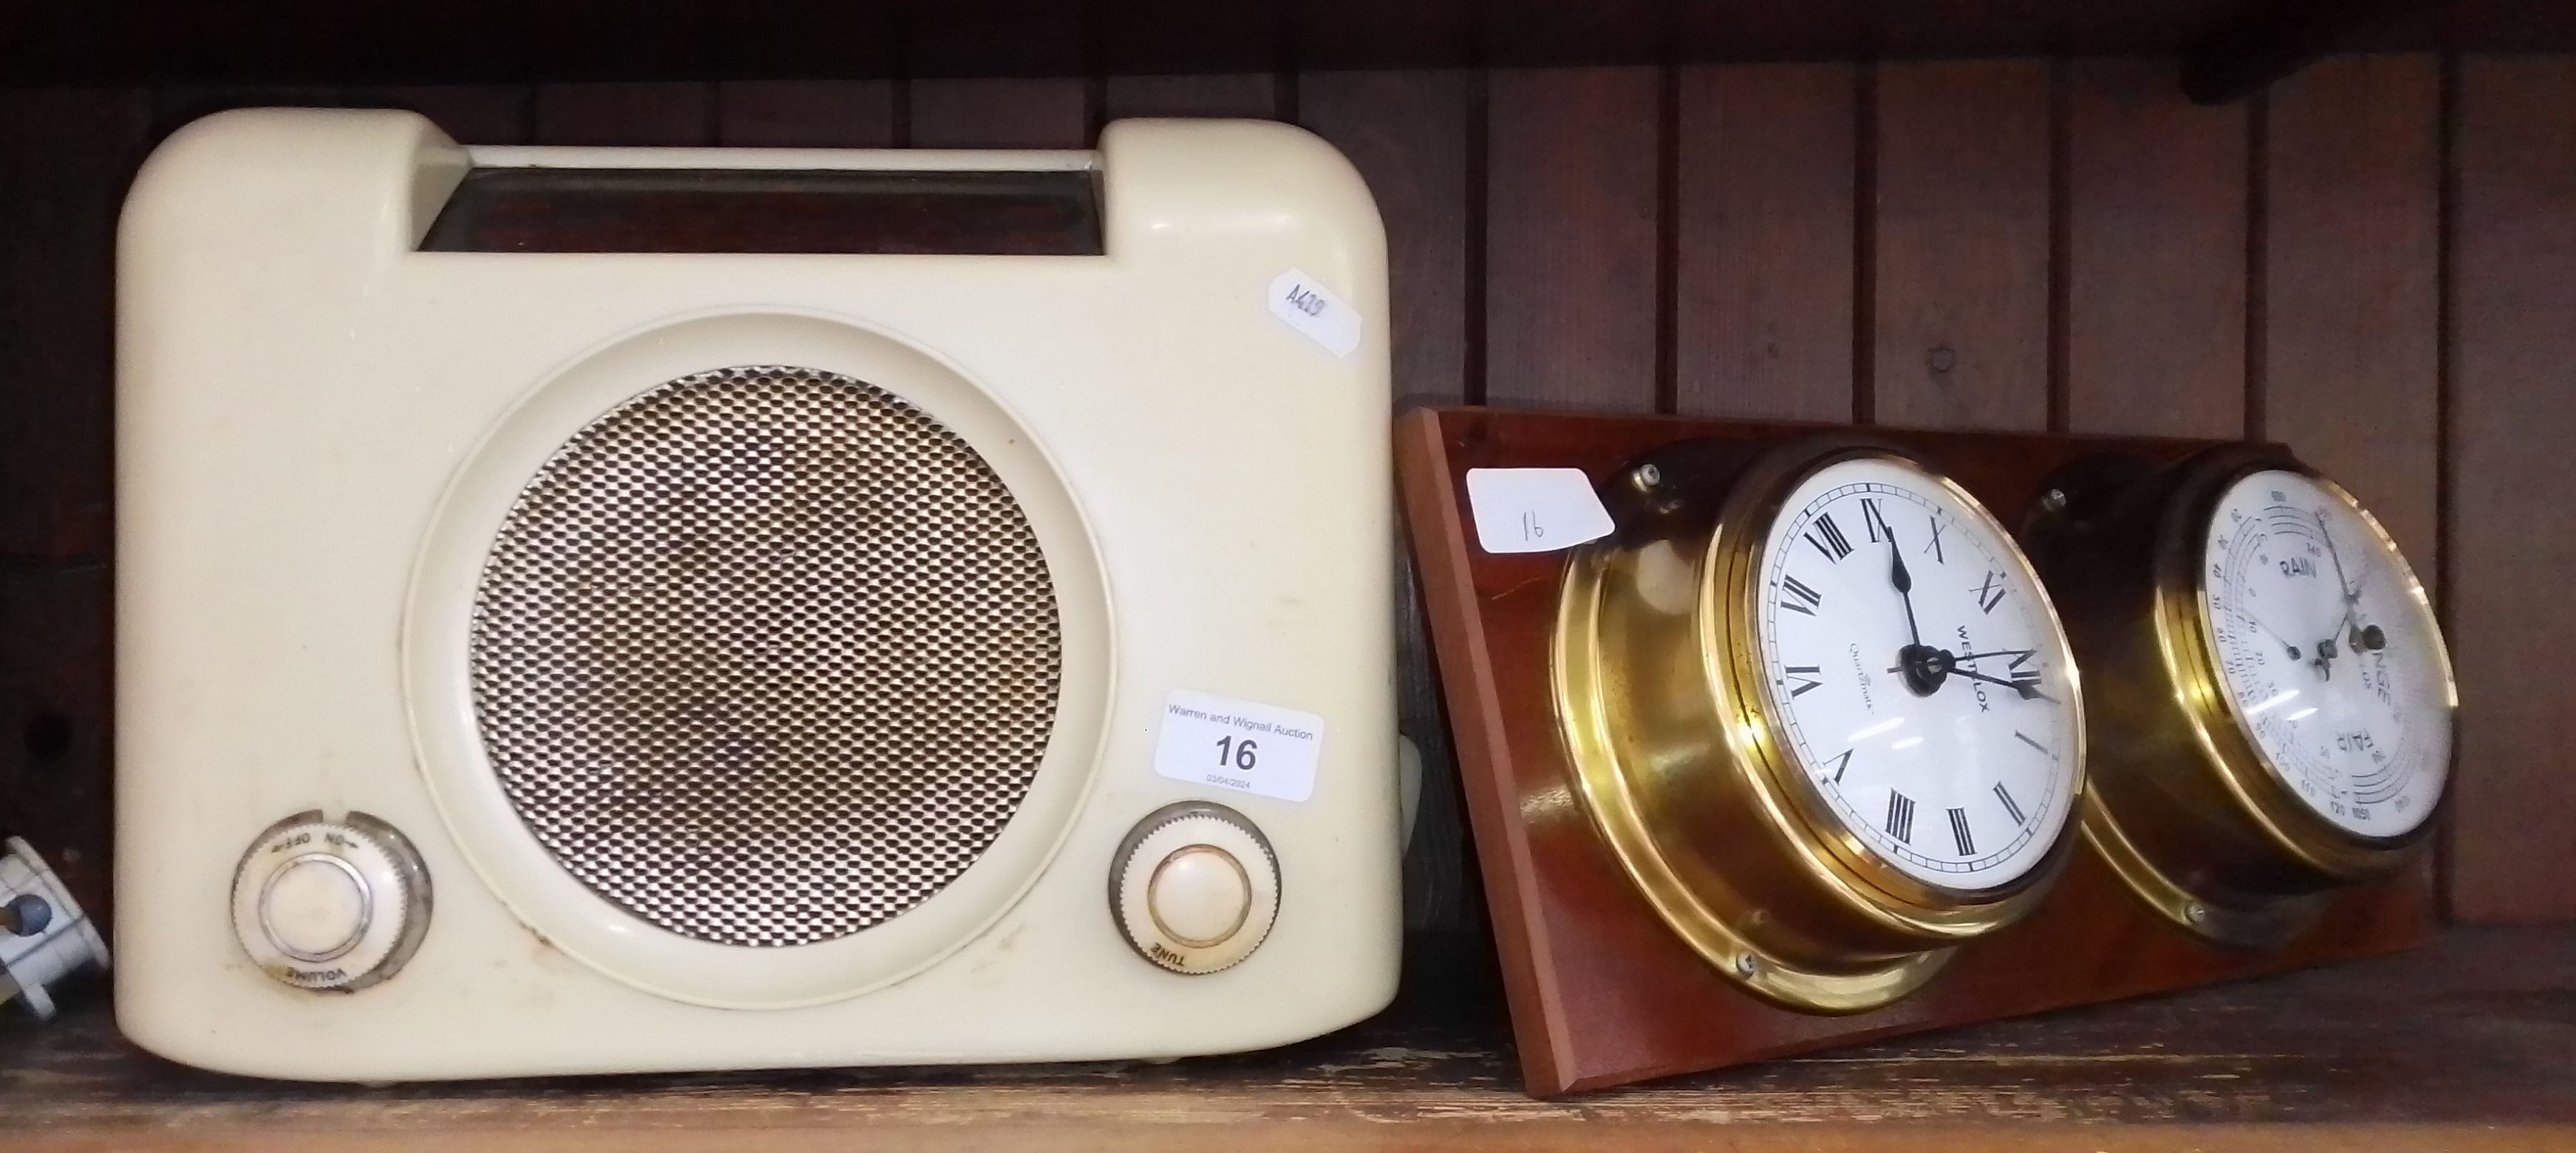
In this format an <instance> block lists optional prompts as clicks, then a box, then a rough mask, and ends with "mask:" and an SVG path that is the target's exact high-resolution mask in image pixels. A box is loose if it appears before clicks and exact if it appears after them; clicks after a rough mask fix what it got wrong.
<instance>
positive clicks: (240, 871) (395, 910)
mask: <svg viewBox="0 0 2576 1153" xmlns="http://www.w3.org/2000/svg"><path fill="white" fill-rule="evenodd" d="M428 928H429V871H428V870H427V869H426V868H424V867H423V866H422V865H421V861H420V854H419V853H418V852H416V851H414V850H413V848H412V846H411V842H410V841H409V840H408V839H406V838H404V836H403V835H402V833H400V832H399V831H397V830H396V829H395V828H394V827H393V826H392V825H388V824H386V823H385V822H383V821H380V820H377V819H376V818H374V817H371V816H368V815H367V814H365V813H359V812H352V813H349V814H348V815H346V816H344V817H342V818H340V819H339V820H336V821H335V820H330V819H327V818H325V817H324V816H323V814H322V811H321V810H319V809H315V810H312V811H309V812H303V813H298V814H296V815H294V816H292V817H288V818H286V819H285V820H283V821H279V822H278V823H276V824H274V825H270V826H269V827H268V829H267V831H265V832H263V833H261V834H260V835H259V838H258V839H257V840H255V841H253V842H251V847H250V851H248V852H245V853H243V854H242V859H241V864H240V865H239V866H238V867H236V868H235V869H234V870H233V933H234V935H235V936H237V937H239V938H240V940H241V945H242V950H243V951H244V952H247V953H249V954H250V958H251V960H253V961H255V962H257V963H258V964H259V967H260V970H261V971H262V972H265V973H267V974H268V975H269V976H271V977H274V978H276V979H277V980H279V981H282V982H284V983H286V984H289V985H293V986H295V987H297V988H299V989H313V990H322V991H336V992H349V991H352V990H357V989H363V988H366V987H367V986H369V985H372V984H375V983H376V982H378V981H382V980H384V979H385V978H387V977H390V976H393V975H394V973H395V972H396V971H398V970H400V969H401V968H402V966H403V962H405V961H408V960H410V959H411V954H412V951H413V950H414V949H416V948H418V947H419V946H420V939H421V936H422V935H423V934H424V933H426V932H427V931H428Z"/></svg>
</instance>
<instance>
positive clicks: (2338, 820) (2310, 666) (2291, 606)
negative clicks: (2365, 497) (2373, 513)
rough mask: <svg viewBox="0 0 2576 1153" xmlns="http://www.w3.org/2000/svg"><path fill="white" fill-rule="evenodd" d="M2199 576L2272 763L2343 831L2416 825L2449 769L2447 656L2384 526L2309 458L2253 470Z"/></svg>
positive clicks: (2226, 667)
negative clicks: (2304, 463) (2304, 467)
mask: <svg viewBox="0 0 2576 1153" xmlns="http://www.w3.org/2000/svg"><path fill="white" fill-rule="evenodd" d="M2201 589H2202V593H2203V602H2202V603H2203V605H2204V611H2205V612H2206V614H2207V620H2208V624H2209V633H2210V639H2211V641H2212V642H2213V647H2214V648H2215V649H2216V652H2217V658H2218V676H2219V681H2220V683H2222V684H2223V685H2225V686H2226V690H2227V697H2228V700H2229V702H2230V703H2232V704H2233V705H2235V707H2236V715H2237V716H2238V717H2240V718H2243V720H2244V723H2245V725H2246V729H2247V733H2246V735H2247V736H2248V737H2249V738H2250V739H2251V740H2252V741H2253V743H2254V748H2255V750H2256V752H2257V753H2258V754H2260V756H2261V758H2262V761H2263V765H2264V767H2265V768H2267V769H2269V770H2270V771H2271V772H2272V774H2273V775H2274V776H2275V777H2277V778H2279V779H2280V781H2281V783H2282V784H2284V785H2287V786H2288V787H2289V789H2290V791H2291V793H2293V794H2294V795H2296V796H2297V797H2298V798H2299V800H2300V801H2301V802H2302V803H2304V804H2306V805H2307V807H2308V808H2309V809H2311V810H2313V811H2314V812H2315V813H2316V814H2317V815H2318V816H2321V817H2324V818H2325V819H2326V820H2328V821H2330V822H2332V823H2333V824H2334V825H2335V826H2336V827H2337V828H2340V829H2342V830H2344V831H2346V832H2349V833H2356V834H2360V835H2362V836H2369V837H2394V836H2401V835H2404V834H2406V833H2409V832H2412V831H2414V830H2415V829H2417V828H2419V827H2421V826H2422V825H2423V823H2424V821H2425V819H2426V818H2427V817H2430V816H2431V815H2432V813H2433V809H2434V806H2435V804H2436V803H2437V802H2439V801H2440V800H2441V796H2442V785H2443V782H2444V780H2445V779H2446V778H2447V777H2448V775H2449V772H2450V763H2451V687H2450V684H2451V676H2450V664H2449V662H2448V660H2446V659H2445V658H2444V656H2443V654H2442V648H2441V641H2440V637H2439V636H2438V635H2437V634H2436V633H2435V631H2434V629H2435V625H2434V622H2433V617H2432V613H2431V612H2430V611H2429V610H2428V609H2427V608H2426V607H2425V604H2424V601H2423V599H2422V593H2421V590H2420V588H2419V586H2418V585H2417V584H2416V583H2415V577H2414V575H2413V574H2412V573H2411V572H2410V571H2408V569H2407V567H2406V562H2405V560H2404V559H2403V558H2401V557H2399V556H2398V555H2397V552H2396V550H2394V549H2392V548H2390V547H2389V546H2388V544H2387V543H2386V540H2385V538H2383V537H2382V536H2381V534H2380V533H2379V532H2378V530H2377V528H2376V527H2375V526H2374V525H2372V524H2371V523H2370V522H2369V521H2367V520H2366V519H2364V517H2363V516H2362V514H2361V511H2360V510H2359V509H2356V508H2354V507H2353V505H2352V504H2351V502H2350V501H2349V500H2348V499H2346V498H2345V497H2343V496H2342V495H2341V494H2339V493H2337V492H2335V491H2333V490H2331V489H2329V488H2327V487H2325V486H2322V485H2319V484H2318V483H2316V482H2315V481H2313V480H2310V479H2308V478H2307V477H2305V476H2302V475H2300V474H2298V473H2294V472H2286V471H2264V472H2255V473H2251V474H2248V475H2247V476H2245V477H2243V478H2242V479H2240V480H2238V481H2237V482H2236V483H2235V484H2233V485H2231V486H2229V488H2228V489H2227V491H2226V492H2225V493H2224V494H2222V495H2221V496H2220V497H2219V501H2218V508H2217V511H2216V512H2215V513H2214V514H2213V515H2212V516H2211V517H2210V523H2209V532H2208V537H2207V541H2206V553H2205V556H2204V567H2203V569H2202V574H2201Z"/></svg>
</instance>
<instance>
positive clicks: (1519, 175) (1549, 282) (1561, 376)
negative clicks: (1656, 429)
mask: <svg viewBox="0 0 2576 1153" xmlns="http://www.w3.org/2000/svg"><path fill="white" fill-rule="evenodd" d="M1487 84H1488V97H1487V99H1488V103H1487V112H1486V116H1487V120H1486V125H1487V127H1486V133H1487V143H1486V153H1485V155H1486V178H1485V187H1486V197H1487V199H1486V207H1485V229H1486V232H1485V319H1484V332H1485V355H1484V364H1485V381H1484V392H1483V394H1482V395H1483V397H1484V399H1485V400H1487V401H1490V402H1492V403H1494V404H1523V405H1527V404H1537V405H1550V406H1557V407H1574V408H1586V409H1592V410H1595V411H1607V412H1652V411H1654V407H1655V391H1656V388H1655V384H1656V382H1655V365H1656V356H1657V350H1656V343H1657V340H1658V334H1657V332H1656V273H1657V261H1658V259H1659V257H1658V255H1657V242H1658V238H1657V231H1656V223H1657V219H1656V212H1657V192H1656V189H1657V188H1658V187H1659V185H1658V154H1657V130H1656V129H1657V119H1656V118H1657V109H1658V94H1659V92H1660V90H1661V83H1660V77H1659V76H1658V75H1657V73H1656V70H1655V69H1652V68H1572V69H1546V70H1523V69H1499V70H1496V71H1495V72H1493V73H1492V74H1491V76H1490V77H1489V78H1488V80H1487Z"/></svg>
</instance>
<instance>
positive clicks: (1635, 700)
mask: <svg viewBox="0 0 2576 1153" xmlns="http://www.w3.org/2000/svg"><path fill="white" fill-rule="evenodd" d="M1627 479H1628V482H1629V486H1628V491H1627V492H1625V493H1623V494H1621V495H1622V499H1624V500H1626V501H1627V503H1628V504H1629V505H1630V508H1629V509H1628V511H1627V515H1626V516H1624V517H1623V518H1622V527H1621V530H1620V531H1619V532H1618V533H1617V534H1615V535H1614V536H1612V537H1610V538H1607V539H1604V540H1602V541H1598V542H1595V543H1593V544H1591V545H1588V546H1586V547H1584V548H1582V549H1580V550H1577V551H1576V552H1575V553H1574V554H1572V555H1571V557H1570V558H1569V560H1568V562H1567V569H1566V573H1565V579H1564V583H1563V592H1562V595H1561V599H1560V601H1559V615H1558V619H1557V623H1556V630H1555V643H1554V651H1553V662H1552V663H1553V670H1552V672H1553V677H1554V690H1553V691H1554V697H1555V704H1556V708H1557V715H1558V721H1559V726H1560V728H1561V731H1562V735H1563V738H1564V741H1565V745H1566V750H1567V754H1568V758H1569V761H1570V762H1571V765H1572V767H1573V769H1574V773H1573V776H1574V778H1575V785H1576V791H1577V792H1578V794H1579V796H1580V800H1581V802H1582V806H1583V808H1584V810H1585V811H1586V812H1587V813H1588V814H1589V815H1590V817H1591V819H1592V821H1593V822H1594V823H1595V824H1596V825H1597V827H1598V829H1599V831H1600V833H1601V835H1602V838H1603V840H1604V842H1605V843H1606V844H1607V845H1608V846H1609V848H1610V849H1611V851H1612V853H1613V855H1614V856H1615V857H1616V858H1617V860H1618V863H1619V865H1620V867H1621V868H1622V869H1623V870H1624V871H1625V872H1626V873H1627V874H1628V876H1629V877H1630V879H1631V880H1632V881H1633V882H1634V884H1635V886H1636V888H1637V889H1638V891H1639V892H1640V893H1642V894H1643V895H1644V896H1645V897H1646V899H1647V900H1648V901H1649V902H1650V903H1651V904H1652V905H1653V906H1654V909H1655V912H1656V914H1657V916H1658V917H1660V918H1661V919H1662V920H1663V922H1664V923H1665V924H1666V925H1667V926H1668V927H1669V928H1671V929H1672V930H1673V931H1674V932H1675V933H1676V934H1678V935H1679V936H1680V937H1681V938H1682V939H1683V940H1684V941H1685V942H1687V943H1688V944H1689V945H1690V947H1691V948H1692V949H1693V950H1694V951H1695V952H1697V953H1698V954H1699V956H1700V957H1701V958H1702V959H1703V960H1705V961H1706V962H1707V963H1708V964H1709V965H1711V966H1712V967H1714V968H1715V969H1716V970H1717V971H1718V972H1719V973H1721V974H1723V975H1725V976H1726V977H1727V978H1729V979H1731V980H1734V981H1736V982H1738V983H1739V984H1741V985H1742V986H1743V987H1745V988H1748V989H1750V990H1752V991H1753V992H1755V993H1757V994H1759V995H1761V996H1762V997H1764V998H1766V999H1768V1000H1770V1001H1772V1002H1774V1003H1777V1004H1781V1005H1785V1006H1788V1007H1791V1008H1795V1009H1801V1010H1806V1011H1812V1012H1857V1011H1860V1010H1864V1009H1868V1008H1872V1007H1875V1006H1878V1005H1883V1004H1886V1003H1888V1002H1889V1001H1892V1000H1894V999H1896V998H1898V997H1901V996H1903V995H1905V994H1906V993H1908V992H1911V991H1912V990H1914V989H1916V988H1918V987H1919V986H1920V985H1921V984H1922V983H1923V982H1924V981H1925V980H1927V979H1928V978H1929V977H1930V976H1931V975H1932V974H1933V973H1934V972H1935V971H1936V970H1937V969H1938V968H1939V966H1940V965H1941V964H1942V963H1943V962H1944V961H1945V960H1946V959H1947V957H1948V956H1949V953H1950V950H1951V948H1952V947H1954V946H1956V945H1959V944H1961V943H1963V942H1965V941H1968V940H1971V939H1974V938H1976V937H1979V936H1982V935H1984V934H1987V933H1991V932H1993V931H1995V930H1996V929H1999V928H2001V927H2002V926H2004V925H2006V924H2009V923H2011V922H2012V921H2014V920H2016V919H2017V918H2019V917H2021V916H2022V915H2023V914H2025V913H2026V912H2028V911H2029V910H2030V908H2031V907H2032V906H2033V905H2034V904H2035V903H2036V901H2037V900H2038V898H2039V897H2040V895H2041V894H2042V892H2043V891H2044V889H2045V888H2046V886H2047V884H2048V883H2049V881H2050V880H2051V879H2052V878H2053V876H2054V875H2055V874H2056V872H2057V870H2058V868H2059V866H2060V864H2061V863H2062V861H2063V859H2064V857H2065V855H2066V852H2067V847H2068V846H2069V845H2070V844H2071V843H2072V840H2073V838H2072V837H2071V836H2069V835H2067V833H2068V830H2069V827H2070V824H2071V819H2072V814H2073V813H2074V812H2075V811H2076V809H2077V806H2078V801H2079V798H2080V796H2081V794H2082V793H2083V790H2084V781H2085V774H2084V767H2083V766H2084V749H2085V720H2084V711H2083V704H2082V698H2081V696H2080V695H2079V691H2078V687H2077V677H2076V672H2075V666H2074V663H2073V661H2072V660H2071V659H2070V656H2069V650H2068V644H2067V641H2066V638H2065V635H2064V633H2063V631H2062V630H2061V628H2060V626H2059V622H2058V619H2057V615H2056V613H2055V611H2054V609H2053V608H2052V607H2051V605H2050V601H2049V596H2048V594H2047V592H2046V590H2045V589H2043V588H2042V587H2041V585H2040V582H2039V580H2038V578H2037V576H2036V575H2035V573H2034V571H2033V569H2032V567H2031V566H2030V565H2029V564H2028V563H2027V562H2026V561H2025V559H2024V557H2023V555H2022V552H2021V550H2020V549H2019V548H2017V547H2016V546H2015V544H2014V542H2013V539H2012V538H2011V536H2010V535H2009V534H2008V533H2007V532H2006V531H2005V530H2004V528H2003V527H2002V526H2001V525H2000V524H1999V523H1997V521H1996V520H1995V519H1994V518H1993V517H1992V516H1990V515H1989V514H1988V513H1987V512H1986V510H1985V509H1984V508H1983V507H1982V506H1980V505H1979V504H1978V502H1977V501H1976V499H1975V498H1973V497H1971V496H1970V495H1969V494H1968V493H1967V491H1966V490H1965V489H1962V488H1960V487H1959V486H1958V485H1957V484H1955V483H1953V482H1951V481H1950V480H1948V479H1947V478H1945V477H1943V476H1942V475H1941V474H1940V473H1938V472H1937V471H1935V470H1934V469H1933V468H1931V467H1930V466H1929V465H1927V464H1925V463H1924V462H1923V461H1922V460H1921V459H1919V458H1917V457H1915V456H1913V455H1911V454H1910V453H1907V452H1905V451H1903V450H1900V449H1896V448H1893V447H1889V446H1886V445H1882V444H1877V443H1874V442H1870V441H1865V440H1859V439H1855V438H1851V437H1844V436H1835V437H1829V438H1822V439H1809V440H1802V441H1797V442H1793V443H1790V444H1786V445H1782V446H1778V447H1775V448H1771V449H1768V450H1756V449H1753V448H1749V447H1746V446H1743V445H1740V444H1735V443H1725V442H1720V443H1705V444H1684V445H1679V446H1673V447H1671V448H1667V449H1663V450H1658V451H1657V452H1655V453H1653V454H1651V455H1649V456H1647V457H1646V458H1644V459H1643V460H1641V461H1639V462H1637V463H1635V464H1634V465H1632V466H1631V468H1630V469H1629V470H1628V472H1627Z"/></svg>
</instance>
